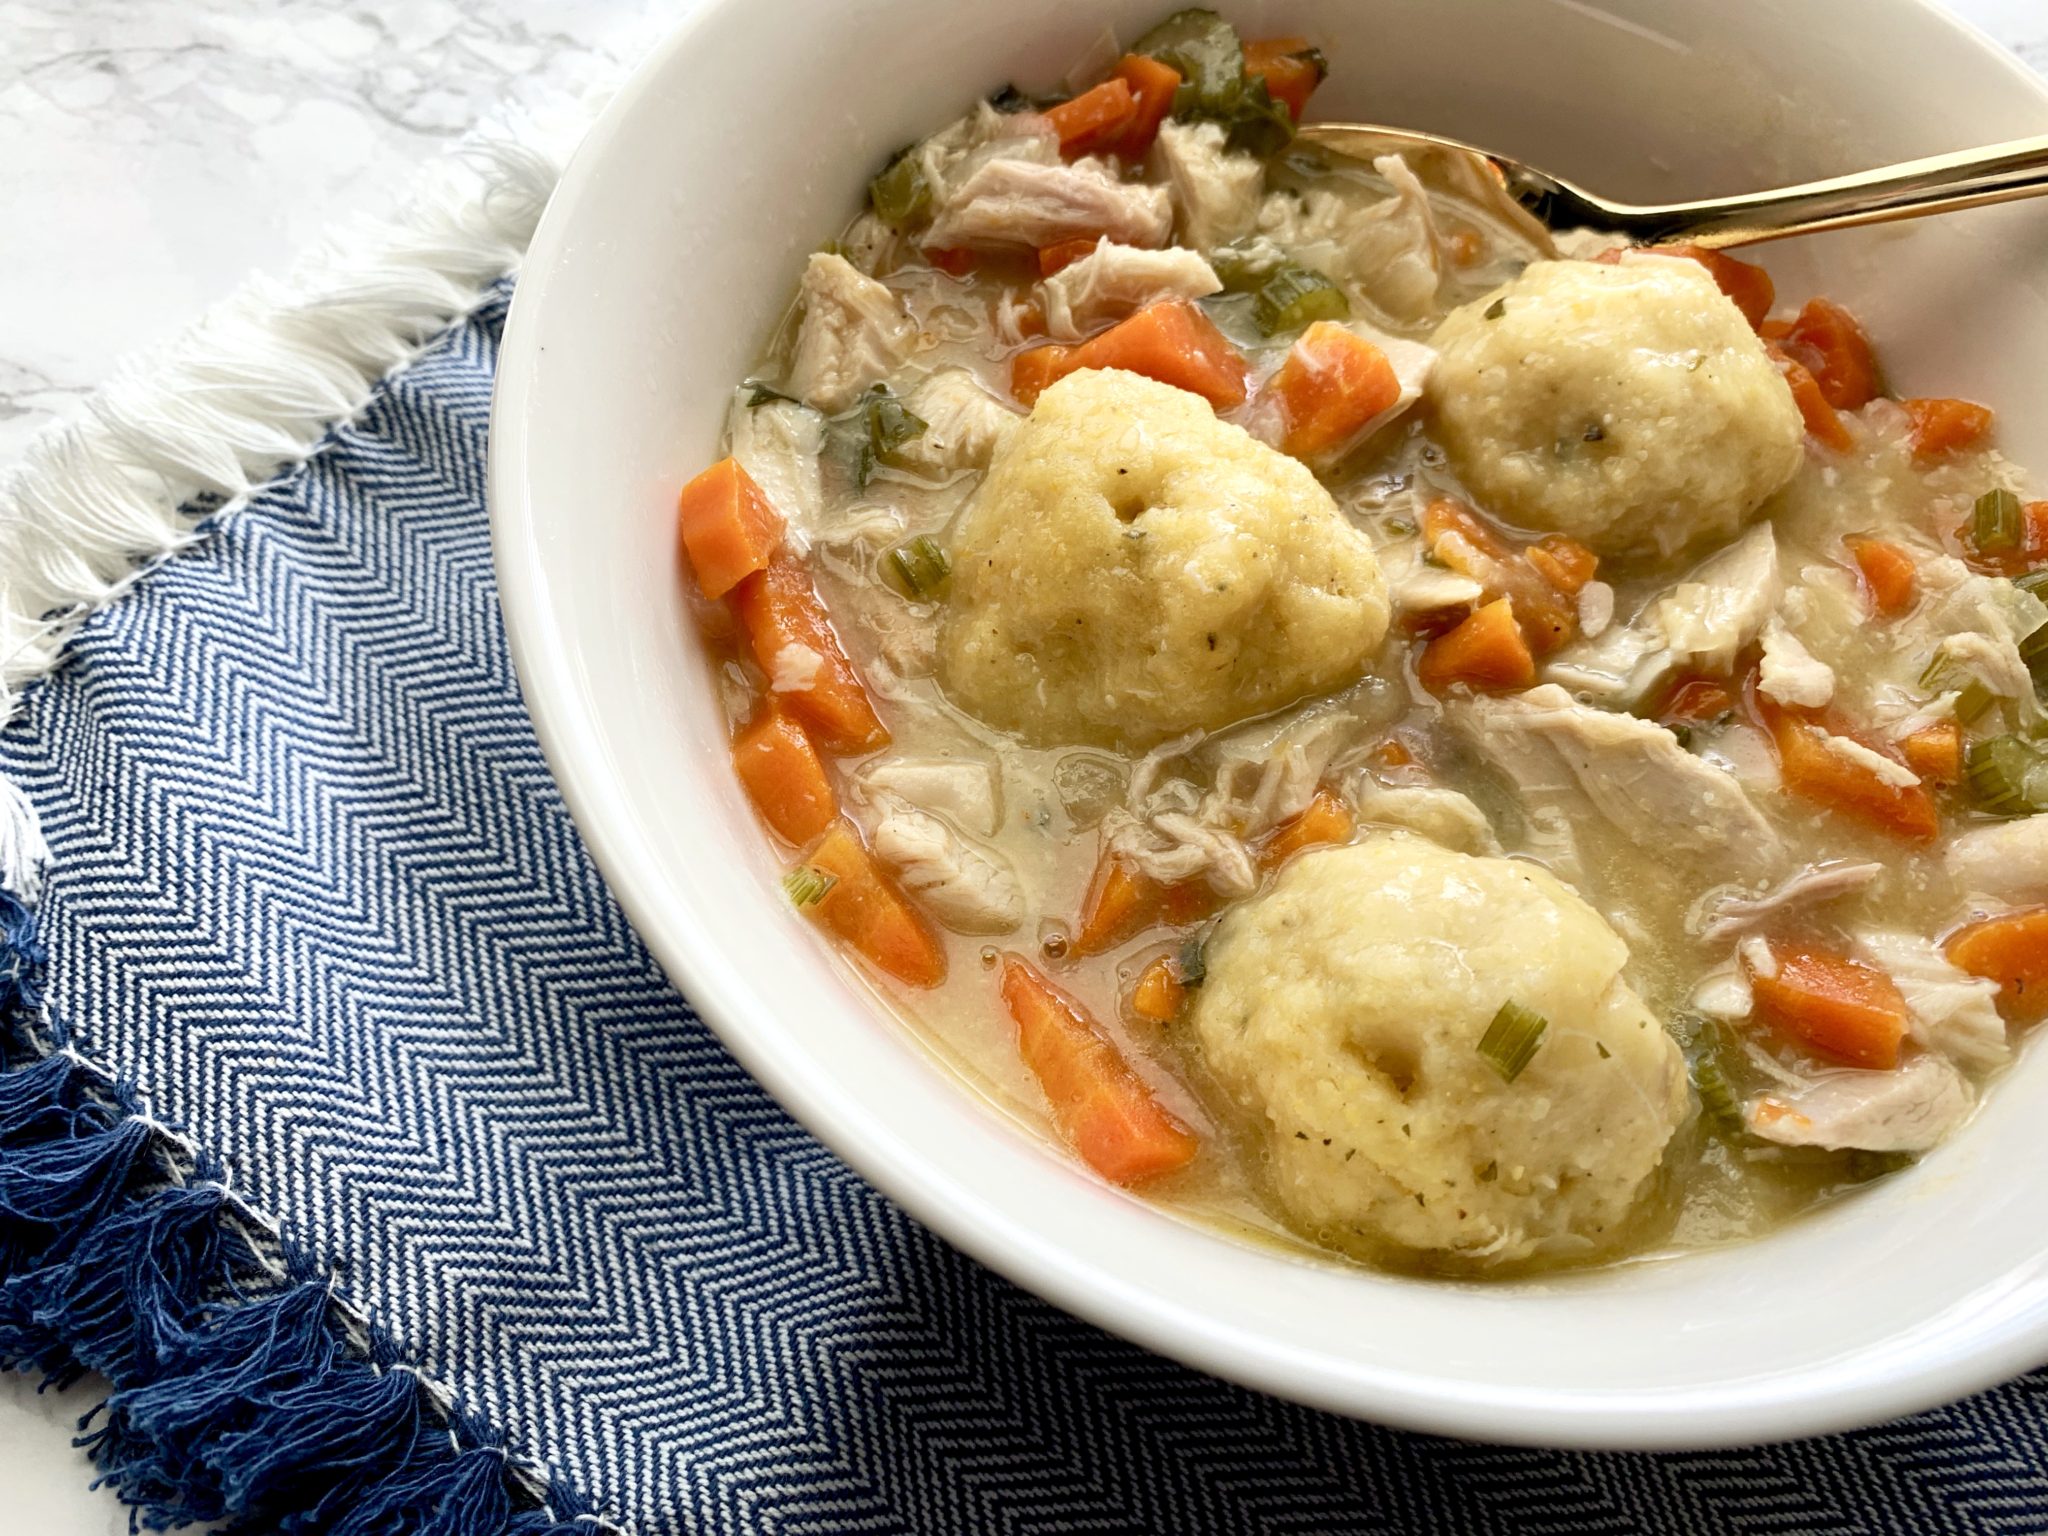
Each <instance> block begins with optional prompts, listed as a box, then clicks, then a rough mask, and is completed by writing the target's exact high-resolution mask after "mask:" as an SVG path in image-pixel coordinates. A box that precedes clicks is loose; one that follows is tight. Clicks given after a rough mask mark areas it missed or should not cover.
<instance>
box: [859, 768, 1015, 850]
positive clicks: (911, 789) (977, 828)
mask: <svg viewBox="0 0 2048 1536" xmlns="http://www.w3.org/2000/svg"><path fill="white" fill-rule="evenodd" d="M860 782H861V783H862V784H863V785H865V786H866V787H867V788H868V789H870V790H876V791H880V792H882V793H885V794H892V795H896V796H898V797H900V798H901V799H904V800H908V801H909V802H910V803H911V804H912V805H914V806H916V807H917V808H918V809H919V810H921V811H930V812H932V813H934V814H936V815H939V816H943V817H945V818H946V819H947V820H948V821H950V822H952V823H953V825H954V826H956V827H958V828H960V830H961V831H963V832H969V833H972V834H973V835H974V836H976V837H994V836H995V835H996V826H997V823H998V820H999V817H1000V802H999V801H998V800H997V798H996V780H995V774H994V773H993V772H992V771H991V770H990V768H989V765H988V764H987V763H974V762H965V761H962V760H961V759H959V758H949V757H884V758H878V759H876V760H875V761H873V762H871V763H869V764H868V765H867V766H866V767H864V768H862V769H861V771H860Z"/></svg>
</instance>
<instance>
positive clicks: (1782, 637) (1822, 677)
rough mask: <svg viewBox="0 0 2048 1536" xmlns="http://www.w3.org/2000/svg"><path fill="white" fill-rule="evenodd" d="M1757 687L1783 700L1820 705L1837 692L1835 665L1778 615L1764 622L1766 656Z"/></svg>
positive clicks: (1815, 707)
mask: <svg viewBox="0 0 2048 1536" xmlns="http://www.w3.org/2000/svg"><path fill="white" fill-rule="evenodd" d="M1757 690H1758V691H1759V692H1761V693H1767V694H1769V695H1770V696H1771V697H1772V698H1774V699H1776V700H1777V701H1778V702H1779V703H1780V704H1792V705H1796V706H1799V707H1801V708H1805V709H1819V708H1820V707H1821V706H1822V705H1824V704H1826V703H1827V702H1828V700H1830V699H1832V698H1833V697H1834V696H1835V669H1834V668H1833V667H1830V666H1829V665H1828V664H1827V663H1826V662H1824V661H1822V660H1820V658H1818V657H1817V656H1815V655H1814V654H1813V652H1811V651H1809V650H1808V649H1807V648H1806V646H1805V645H1804V643H1802V642H1801V640H1800V638H1799V637H1798V636H1797V635H1795V634H1793V633H1792V631H1791V630H1789V629H1787V628H1786V627H1785V625H1784V623H1783V621H1782V620H1780V619H1777V618H1775V617H1774V618H1772V619H1771V621H1770V622H1769V623H1767V624H1765V625H1764V658H1763V666H1762V667H1761V668H1760V669H1759V673H1758V678H1757Z"/></svg>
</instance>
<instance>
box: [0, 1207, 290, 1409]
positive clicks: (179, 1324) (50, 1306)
mask: <svg viewBox="0 0 2048 1536" xmlns="http://www.w3.org/2000/svg"><path fill="white" fill-rule="evenodd" d="M226 1204H227V1191H226V1190H224V1189H222V1188H221V1186H220V1185H218V1184H213V1183H205V1184H192V1185H187V1186H183V1187H165V1188H163V1189H159V1190H156V1191H154V1192H152V1193H150V1194H148V1195H145V1196H143V1197H141V1198H139V1199H137V1200H135V1201H134V1202H132V1204H131V1205H130V1206H129V1207H128V1208H127V1209H125V1210H122V1211H120V1212H118V1213H116V1214H115V1215H113V1216H111V1217H109V1218H108V1219H106V1220H105V1221H102V1222H100V1223H98V1224H97V1225H96V1226H94V1227H93V1228H91V1229H90V1230H89V1231H87V1232H86V1233H84V1234H83V1235H82V1236H81V1237H80V1238H79V1240H78V1243H77V1245H76V1246H75V1247H74V1248H73V1250H72V1252H71V1254H70V1255H69V1256H68V1257H67V1258H65V1259H63V1260H62V1261H60V1262H58V1263H54V1264H47V1265H44V1266H43V1267H41V1268H39V1269H36V1270H32V1271H30V1272H29V1273H27V1274H24V1275H19V1276H16V1277H15V1278H13V1279H11V1280H9V1281H7V1282H6V1283H5V1284H4V1285H0V1319H4V1318H7V1317H11V1316H16V1315H26V1316H27V1317H28V1318H29V1319H30V1320H31V1321H32V1323H33V1325H34V1326H35V1327H36V1328H37V1329H39V1330H40V1331H41V1332H43V1333H44V1334H46V1335H48V1336H50V1337H54V1338H61V1339H64V1340H65V1341H66V1342H67V1343H68V1345H69V1346H70V1353H71V1354H72V1355H73V1356H74V1357H75V1358H76V1359H78V1360H79V1361H81V1362H83V1363H84V1364H85V1366H87V1367H88V1368H89V1369H91V1370H95V1371H98V1372H99V1373H100V1374H101V1375H103V1376H106V1377H108V1378H110V1379H111V1380H114V1381H118V1382H121V1383H123V1384H124V1385H129V1386H139V1385H141V1384H143V1383H145V1382H147V1381H149V1380H151V1379H152V1378H154V1376H155V1375H156V1372H157V1363H158V1361H159V1359H161V1358H162V1357H163V1355H164V1354H165V1353H166V1352H167V1351H168V1349H169V1347H170V1345H171V1343H172V1342H173V1341H174V1340H175V1339H176V1338H178V1337H179V1336H180V1334H182V1333H183V1332H185V1331H187V1330H189V1329H190V1328H191V1327H192V1326H193V1324H194V1323H196V1322H197V1321H198V1319H199V1318H200V1316H201V1315H202V1312H203V1311H204V1309H205V1308H206V1307H207V1306H208V1305H209V1304H210V1303H214V1302H217V1301H218V1300H219V1299H220V1298H222V1297H223V1296H232V1295H233V1294H234V1278H235V1275H236V1273H237V1272H238V1271H239V1272H243V1273H246V1272H248V1270H249V1269H251V1268H253V1267H254V1264H255V1256H254V1255H253V1254H251V1253H250V1252H249V1251H248V1249H247V1247H246V1246H245V1245H244V1244H243V1242H242V1240H241V1238H240V1236H239V1234H238V1233H237V1232H236V1230H235V1229H234V1228H233V1227H231V1226H229V1225H227V1224H225V1223H223V1222H222V1221H221V1219H220V1217H221V1211H222V1208H223V1207H224V1206H225V1205H226Z"/></svg>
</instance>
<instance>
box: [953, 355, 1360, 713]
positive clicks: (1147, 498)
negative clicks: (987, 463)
mask: <svg viewBox="0 0 2048 1536" xmlns="http://www.w3.org/2000/svg"><path fill="white" fill-rule="evenodd" d="M951 545H952V566H953V582H952V591H951V594H950V597H949V600H948V603H947V611H946V614H945V618H944V622H943V624H942V627H941V630H940V636H939V676H940V680H941V682H942V683H943V685H944V686H945V688H946V690H947V692H948V693H949V694H950V695H951V697H952V699H953V700H954V702H955V703H957V704H958V705H959V706H960V707H961V708H962V709H964V710H966V711H967V712H968V713H970V714H972V715H975V716H978V717H979V718H981V719H982V720H985V721H987V722H989V723H990V724H992V725H996V726H999V727H1001V728H1003V729H1006V730H1010V731H1015V732H1017V733H1018V734H1019V735H1021V736H1024V737H1025V738H1027V739H1029V740H1031V741H1033V742H1036V743H1040V744H1048V745H1049V744H1057V743H1065V742H1074V743H1084V742H1085V743H1096V744H1102V745H1116V746H1124V747H1132V748H1143V747H1147V746H1151V745H1154V744H1156V743H1157V742H1160V741H1163V740H1165V739H1167V738H1168V737H1172V736H1175V735H1178V734H1180V733H1182V732H1184V731H1188V730H1192V729H1196V728H1201V729H1207V730H1214V729H1218V728H1220V727H1222V726H1226V725H1229V724H1232V723H1233V722H1235V721H1238V720H1243V719H1246V718H1248V717H1250V716H1253V715H1259V714H1264V713H1265V712H1267V711H1269V710H1274V709H1279V708H1282V707H1284V706H1286V705H1288V704H1292V703H1294V702H1295V701H1296V700H1298V699H1301V698H1304V697H1306V696H1308V695H1310V694H1314V693H1320V692H1326V691H1328V690H1331V689H1334V688H1340V687H1343V686H1344V685H1346V684H1347V683H1350V682H1352V681H1354V680H1355V679H1356V678H1358V677H1359V676H1360V675H1361V674H1362V673H1363V672H1364V671H1365V669H1366V666H1367V664H1368V662H1369V661H1370V660H1371V658H1372V656H1373V654H1374V652H1375V651H1376V650H1377V649H1378V647H1379V644H1380V642H1381V640H1382V639H1383V638H1384V637H1385V635H1386V631H1387V618H1388V607H1387V594H1386V587H1385V584H1384V582H1383V581H1382V579H1381V576H1380V569H1379V562H1378V561H1377V560H1376V559H1375V558H1374V555H1373V551H1372V545H1371V544H1370V543H1369V542H1368V540H1367V539H1366V537H1365V536H1364V535H1363V534H1362V533H1360V532H1359V531H1358V530H1357V529H1355V528H1353V527H1352V526H1351V524H1350V523H1349V522H1348V521H1346V519H1345V518H1344V516H1343V514H1342V513H1341V512H1339V511H1338V509H1337V506H1336V503H1335V502H1334V501H1332V500H1331V499H1330V494H1329V492H1327V491H1326V490H1324V489H1323V487H1322V486H1321V485H1320V484H1319V483H1318V482H1317V480H1316V478H1315V476H1314V475H1313V474H1311V473H1310V472H1309V470H1308V469H1307V468H1306V467H1305V466H1303V465H1302V464H1300V463H1298V462H1297V461H1295V460H1294V459H1291V458H1288V457H1286V456H1285V455H1283V454H1280V453H1276V452H1275V451H1274V450H1272V449H1271V448H1268V447H1267V446H1266V445H1265V444H1263V443H1261V442H1259V441H1257V440H1256V439H1254V438H1253V437H1252V436H1251V435H1250V434H1249V433H1247V432H1245V431H1244V430H1242V429H1241V428H1239V427H1236V426H1232V425H1230V424H1229V423H1227V422H1223V421H1219V420H1218V419H1217V418H1216V415H1215V413H1214V412H1213V411H1212V410H1211V409H1210V408H1209V406H1208V405H1207V404H1206V403H1205V402H1204V401H1203V400H1201V399H1200V398H1199V397H1197V396H1195V395H1192V394H1189V393H1187V392H1186V391H1184V390H1179V389H1175V388H1172V387H1171V386H1169V385H1165V384H1159V383H1155V382H1153V381H1152V380H1149V379H1144V378H1140V377H1138V376H1137V375H1135V374H1130V373H1123V372H1118V371H1103V370H1091V371H1086V372H1082V373H1077V374H1074V375H1072V376H1071V377H1069V378H1066V379H1064V380H1062V381H1060V382H1059V383H1057V384H1055V385H1053V386H1052V387H1051V388H1050V389H1048V390H1046V391H1045V393H1044V394H1043V395H1041V396H1040V397H1039V399H1038V402H1037V405H1036V407H1035V408H1034V409H1033V411H1032V413H1031V416H1030V418H1029V420H1027V421H1026V422H1025V423H1024V424H1023V425H1022V426H1021V427H1020V428H1018V429H1017V430H1016V432H1015V433H1014V434H1013V436H1012V437H1011V438H1010V440H1009V441H1008V443H1007V445H1006V446H1005V447H1004V448H1003V450H1002V451H1001V453H1000V454H999V455H998V457H997V458H996V461H995V463H994V464H993V465H992V466H991V468H990V470H989V475H988V478H987V480H986V481H985V482H984V483H983V484H982V486H981V489H980V491H979V492H978V493H977V494H976V496H975V498H974V499H973V501H972V502H970V503H969V504H968V506H967V508H966V510H965V512H964V513H963V514H962V515H961V517H960V520H959V522H958V524H957V525H956V527H955V529H954V531H953V535H952V539H951Z"/></svg>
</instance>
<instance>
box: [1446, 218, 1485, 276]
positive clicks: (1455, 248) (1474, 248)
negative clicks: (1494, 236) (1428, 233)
mask: <svg viewBox="0 0 2048 1536" xmlns="http://www.w3.org/2000/svg"><path fill="white" fill-rule="evenodd" d="M1444 247H1445V249H1446V250H1448V251H1449V252H1450V257H1451V265H1452V266H1454V267H1469V266H1472V265H1474V264H1475V263H1476V262H1477V261H1478V260H1479V258H1480V257H1482V256H1484V255H1485V254H1486V237H1485V236H1484V235H1482V234H1480V233H1479V231H1478V230H1476V229H1473V228H1472V227H1471V226H1470V225H1467V226H1466V227H1464V228H1463V229H1454V230H1452V231H1451V232H1450V234H1449V235H1448V236H1446V237H1445V239H1444Z"/></svg>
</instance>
